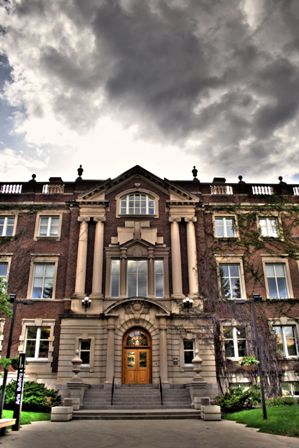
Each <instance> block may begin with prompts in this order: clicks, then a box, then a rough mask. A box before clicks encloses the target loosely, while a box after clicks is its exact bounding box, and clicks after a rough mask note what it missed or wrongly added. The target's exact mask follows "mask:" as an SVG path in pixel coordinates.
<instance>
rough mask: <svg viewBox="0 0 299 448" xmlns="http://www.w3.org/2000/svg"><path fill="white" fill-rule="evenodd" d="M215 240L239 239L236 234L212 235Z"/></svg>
mask: <svg viewBox="0 0 299 448" xmlns="http://www.w3.org/2000/svg"><path fill="white" fill-rule="evenodd" d="M214 238H215V239H216V240H220V241H239V240H240V238H239V237H238V236H216V235H214Z"/></svg>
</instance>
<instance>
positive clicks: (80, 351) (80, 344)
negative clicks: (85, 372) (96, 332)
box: [79, 338, 92, 367]
mask: <svg viewBox="0 0 299 448" xmlns="http://www.w3.org/2000/svg"><path fill="white" fill-rule="evenodd" d="M86 341H89V349H88V350H87V349H82V342H86ZM91 344H92V340H91V338H80V339H79V356H80V358H81V359H82V357H81V353H82V352H84V353H89V363H83V361H82V367H90V362H91Z"/></svg>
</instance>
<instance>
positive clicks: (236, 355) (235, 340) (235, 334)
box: [222, 324, 247, 360]
mask: <svg viewBox="0 0 299 448" xmlns="http://www.w3.org/2000/svg"><path fill="white" fill-rule="evenodd" d="M240 327H242V329H244V330H245V338H238V331H239V328H240ZM224 328H230V329H232V331H233V336H232V338H226V337H225V335H224ZM222 331H223V345H224V353H225V357H226V359H232V360H239V359H242V358H243V356H246V353H247V338H246V328H245V327H244V326H242V325H228V324H223V325H222ZM231 340H232V341H233V345H234V356H226V350H225V341H231ZM238 341H245V355H242V356H240V355H239V345H238Z"/></svg>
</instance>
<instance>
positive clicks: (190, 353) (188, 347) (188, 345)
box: [184, 339, 194, 366]
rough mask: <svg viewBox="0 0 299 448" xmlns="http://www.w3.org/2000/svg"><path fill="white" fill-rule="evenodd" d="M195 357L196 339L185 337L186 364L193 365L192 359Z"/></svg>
mask: <svg viewBox="0 0 299 448" xmlns="http://www.w3.org/2000/svg"><path fill="white" fill-rule="evenodd" d="M193 358H194V341H192V340H190V339H184V365H185V366H192V365H193V364H192V359H193Z"/></svg>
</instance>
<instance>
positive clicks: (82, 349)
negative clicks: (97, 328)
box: [79, 339, 91, 366]
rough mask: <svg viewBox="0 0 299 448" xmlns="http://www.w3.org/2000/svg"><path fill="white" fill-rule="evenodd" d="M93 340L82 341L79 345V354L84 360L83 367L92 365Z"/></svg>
mask: <svg viewBox="0 0 299 448" xmlns="http://www.w3.org/2000/svg"><path fill="white" fill-rule="evenodd" d="M90 349H91V339H81V340H80V343H79V353H80V358H81V360H82V366H89V365H90Z"/></svg>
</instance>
